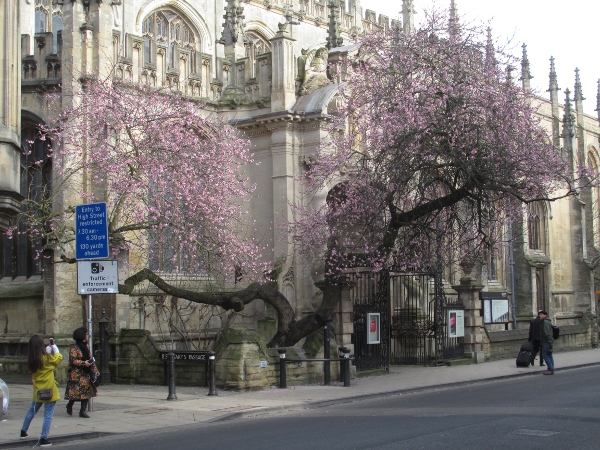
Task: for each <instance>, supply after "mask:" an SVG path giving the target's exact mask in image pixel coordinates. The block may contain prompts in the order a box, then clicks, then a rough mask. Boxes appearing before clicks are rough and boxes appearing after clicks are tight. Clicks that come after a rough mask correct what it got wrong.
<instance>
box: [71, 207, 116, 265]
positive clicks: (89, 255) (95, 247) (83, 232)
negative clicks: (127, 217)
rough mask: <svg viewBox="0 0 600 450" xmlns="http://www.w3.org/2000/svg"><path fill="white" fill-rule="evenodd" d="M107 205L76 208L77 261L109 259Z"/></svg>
mask: <svg viewBox="0 0 600 450" xmlns="http://www.w3.org/2000/svg"><path fill="white" fill-rule="evenodd" d="M108 253H109V248H108V220H107V217H106V203H88V204H87V205H77V206H76V207H75V259H106V258H108Z"/></svg>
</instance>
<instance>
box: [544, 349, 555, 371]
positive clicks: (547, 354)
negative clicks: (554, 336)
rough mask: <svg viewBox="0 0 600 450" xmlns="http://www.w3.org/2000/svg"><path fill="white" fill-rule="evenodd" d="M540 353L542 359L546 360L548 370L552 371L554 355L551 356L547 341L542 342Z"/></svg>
mask: <svg viewBox="0 0 600 450" xmlns="http://www.w3.org/2000/svg"><path fill="white" fill-rule="evenodd" d="M542 355H543V356H544V361H546V366H548V370H549V371H550V372H554V357H553V356H552V350H550V346H549V345H548V343H547V342H542Z"/></svg>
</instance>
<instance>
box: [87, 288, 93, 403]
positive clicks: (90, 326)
mask: <svg viewBox="0 0 600 450" xmlns="http://www.w3.org/2000/svg"><path fill="white" fill-rule="evenodd" d="M92 305H93V302H92V295H91V294H90V295H88V346H89V347H90V356H94V336H93V330H94V326H93V323H92ZM87 409H88V411H90V412H93V411H94V397H90V399H89V401H88V408H87Z"/></svg>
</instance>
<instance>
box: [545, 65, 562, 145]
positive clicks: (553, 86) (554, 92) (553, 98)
mask: <svg viewBox="0 0 600 450" xmlns="http://www.w3.org/2000/svg"><path fill="white" fill-rule="evenodd" d="M558 91H560V88H559V87H558V80H557V77H556V69H555V67H554V57H551V58H550V86H549V87H548V91H547V92H549V93H550V104H551V106H552V137H553V142H554V146H555V147H557V148H558V147H559V146H560V116H559V112H558Z"/></svg>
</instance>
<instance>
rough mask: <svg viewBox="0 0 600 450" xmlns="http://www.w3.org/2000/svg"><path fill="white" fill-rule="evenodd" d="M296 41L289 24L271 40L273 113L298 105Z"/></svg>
mask: <svg viewBox="0 0 600 450" xmlns="http://www.w3.org/2000/svg"><path fill="white" fill-rule="evenodd" d="M294 41H295V39H293V38H292V36H291V34H290V32H289V31H288V30H287V24H279V31H278V32H277V34H276V35H275V37H274V38H273V39H271V58H272V72H273V73H272V88H271V111H273V112H275V111H282V110H283V111H286V110H288V109H290V108H291V107H292V106H293V105H294V103H296V71H295V70H294V62H295V61H294Z"/></svg>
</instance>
